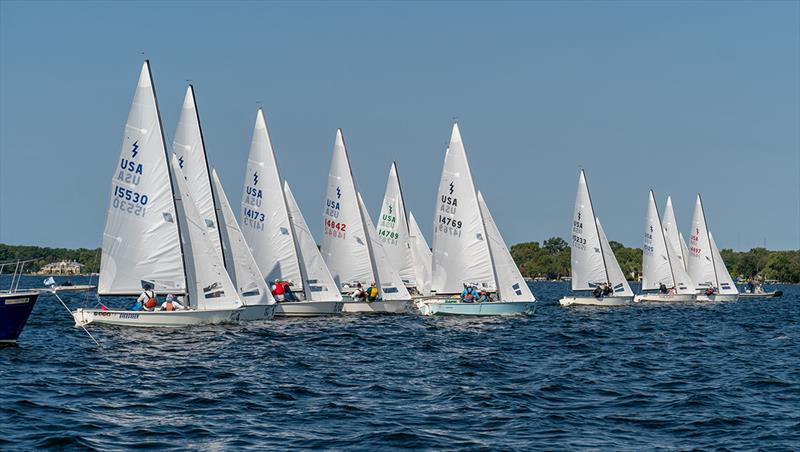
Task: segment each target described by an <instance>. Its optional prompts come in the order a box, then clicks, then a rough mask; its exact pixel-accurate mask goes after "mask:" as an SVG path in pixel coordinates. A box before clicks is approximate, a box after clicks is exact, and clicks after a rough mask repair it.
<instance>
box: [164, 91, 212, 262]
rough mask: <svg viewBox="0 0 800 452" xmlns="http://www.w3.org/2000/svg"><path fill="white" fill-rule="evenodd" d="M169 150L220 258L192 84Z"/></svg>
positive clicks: (201, 133) (209, 183)
mask: <svg viewBox="0 0 800 452" xmlns="http://www.w3.org/2000/svg"><path fill="white" fill-rule="evenodd" d="M172 152H173V153H174V154H175V155H176V156H177V157H178V163H180V166H181V171H183V174H184V176H186V183H187V185H188V186H189V190H191V191H192V196H193V199H194V201H195V204H196V205H197V210H198V211H199V212H200V216H201V217H202V218H203V221H204V222H205V225H206V227H207V228H208V230H209V234H208V238H209V240H211V242H212V243H213V244H214V249H215V250H216V251H217V252H218V253H219V255H220V257H223V256H222V242H221V238H220V230H219V228H218V226H219V225H218V223H219V221H218V220H217V211H216V207H215V203H214V194H213V192H212V190H211V175H210V174H209V171H208V158H207V155H206V148H205V143H204V140H203V132H202V129H201V128H200V116H199V114H198V111H197V103H196V101H195V96H194V87H192V85H189V87H188V88H187V89H186V97H185V98H184V99H183V108H182V109H181V115H180V118H178V128H177V129H176V130H175V138H174V139H173V140H172ZM223 261H224V260H223Z"/></svg>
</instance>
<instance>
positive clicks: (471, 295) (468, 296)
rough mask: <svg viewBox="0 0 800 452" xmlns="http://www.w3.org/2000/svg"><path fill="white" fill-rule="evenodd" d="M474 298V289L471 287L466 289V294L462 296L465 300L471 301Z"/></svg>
mask: <svg viewBox="0 0 800 452" xmlns="http://www.w3.org/2000/svg"><path fill="white" fill-rule="evenodd" d="M474 298H475V289H473V288H472V287H467V289H466V293H465V294H464V299H465V300H472V299H474Z"/></svg>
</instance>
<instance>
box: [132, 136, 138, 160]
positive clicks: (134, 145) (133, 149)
mask: <svg viewBox="0 0 800 452" xmlns="http://www.w3.org/2000/svg"><path fill="white" fill-rule="evenodd" d="M137 149H139V141H138V140H137V141H134V142H133V146H132V147H131V158H136V156H137V155H138V154H139V151H138V150H137Z"/></svg>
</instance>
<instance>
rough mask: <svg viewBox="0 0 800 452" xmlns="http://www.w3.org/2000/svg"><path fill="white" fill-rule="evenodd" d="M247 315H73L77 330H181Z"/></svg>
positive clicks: (234, 311)
mask: <svg viewBox="0 0 800 452" xmlns="http://www.w3.org/2000/svg"><path fill="white" fill-rule="evenodd" d="M244 311H245V309H244V308H239V309H213V310H206V311H194V310H185V311H172V312H166V311H112V310H102V309H83V308H78V309H76V310H75V311H73V312H72V317H73V318H74V319H75V326H76V327H79V326H87V325H115V326H128V327H139V328H181V327H185V326H190V325H208V324H216V323H229V322H238V321H239V320H240V318H241V316H242V314H243V312H244ZM254 312H255V311H254ZM262 312H263V311H262Z"/></svg>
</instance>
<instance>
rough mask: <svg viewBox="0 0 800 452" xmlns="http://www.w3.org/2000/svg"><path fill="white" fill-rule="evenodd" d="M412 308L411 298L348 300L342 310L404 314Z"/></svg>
mask: <svg viewBox="0 0 800 452" xmlns="http://www.w3.org/2000/svg"><path fill="white" fill-rule="evenodd" d="M410 308H411V300H390V301H371V302H364V301H347V302H345V303H344V304H343V306H342V312H348V313H354V312H355V313H384V314H402V313H405V312H408V311H409V309H410Z"/></svg>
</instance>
